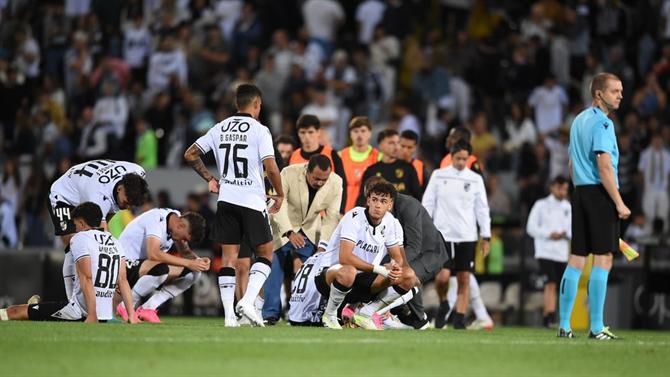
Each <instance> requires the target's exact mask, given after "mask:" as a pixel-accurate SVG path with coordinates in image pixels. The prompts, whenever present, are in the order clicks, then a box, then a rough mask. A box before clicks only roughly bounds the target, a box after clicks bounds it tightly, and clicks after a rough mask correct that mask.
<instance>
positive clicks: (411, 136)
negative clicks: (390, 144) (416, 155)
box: [400, 130, 419, 144]
mask: <svg viewBox="0 0 670 377" xmlns="http://www.w3.org/2000/svg"><path fill="white" fill-rule="evenodd" d="M400 137H401V138H403V139H407V140H413V141H414V142H415V143H416V144H419V135H418V134H417V133H416V132H414V131H412V130H405V131H403V132H402V133H401V134H400Z"/></svg>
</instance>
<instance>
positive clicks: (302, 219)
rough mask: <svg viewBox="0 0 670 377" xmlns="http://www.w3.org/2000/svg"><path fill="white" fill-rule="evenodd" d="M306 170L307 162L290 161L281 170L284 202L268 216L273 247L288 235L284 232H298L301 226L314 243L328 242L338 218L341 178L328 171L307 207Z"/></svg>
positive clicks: (275, 248) (283, 242) (282, 243)
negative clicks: (277, 210)
mask: <svg viewBox="0 0 670 377" xmlns="http://www.w3.org/2000/svg"><path fill="white" fill-rule="evenodd" d="M306 174H307V164H295V165H289V166H287V167H285V168H284V170H282V172H281V183H282V186H283V188H284V202H283V203H282V206H281V208H280V209H279V212H277V213H276V214H274V215H271V216H270V219H271V224H272V233H273V239H272V247H273V248H274V250H277V249H279V248H280V247H282V246H283V245H285V244H286V243H287V242H288V238H286V237H283V235H284V234H285V233H286V232H288V231H289V230H292V231H294V232H297V231H299V230H300V229H302V231H303V232H304V233H305V235H306V236H307V238H309V240H310V241H312V243H314V244H315V245H318V244H319V241H325V242H328V240H329V239H330V235H331V234H332V233H333V230H335V227H336V226H337V223H338V222H339V221H340V203H341V202H342V178H340V176H338V175H337V174H335V173H330V177H328V180H327V181H326V184H325V185H323V187H321V188H320V189H319V190H318V191H317V192H316V195H315V196H314V200H312V205H311V206H310V207H309V208H307V202H308V201H309V191H308V189H307V177H306ZM322 212H324V214H323V217H322V215H321V213H322Z"/></svg>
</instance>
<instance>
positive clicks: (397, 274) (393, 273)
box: [386, 260, 402, 283]
mask: <svg viewBox="0 0 670 377" xmlns="http://www.w3.org/2000/svg"><path fill="white" fill-rule="evenodd" d="M386 268H387V269H388V270H389V271H390V272H389V280H390V281H391V282H394V283H395V282H397V281H398V280H399V279H400V278H401V277H402V267H401V266H400V265H399V264H398V263H396V261H394V260H391V263H388V264H387V265H386Z"/></svg>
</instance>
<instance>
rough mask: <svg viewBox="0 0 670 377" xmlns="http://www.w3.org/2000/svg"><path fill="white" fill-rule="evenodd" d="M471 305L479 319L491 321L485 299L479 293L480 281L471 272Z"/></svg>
mask: <svg viewBox="0 0 670 377" xmlns="http://www.w3.org/2000/svg"><path fill="white" fill-rule="evenodd" d="M470 306H471V307H472V311H473V312H475V317H477V319H478V320H481V321H491V316H489V312H488V311H487V310H486V306H485V305H484V301H483V300H482V297H481V294H480V293H479V283H478V282H477V279H476V278H475V276H474V275H472V274H470Z"/></svg>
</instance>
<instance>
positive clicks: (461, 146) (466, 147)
mask: <svg viewBox="0 0 670 377" xmlns="http://www.w3.org/2000/svg"><path fill="white" fill-rule="evenodd" d="M460 151H468V154H472V145H470V143H468V142H467V141H465V140H463V139H461V140H459V141H457V142H455V143H454V145H452V146H451V151H449V152H451V155H452V156H453V155H455V154H456V153H458V152H460Z"/></svg>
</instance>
